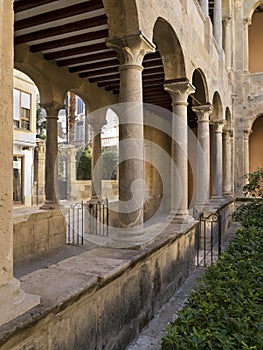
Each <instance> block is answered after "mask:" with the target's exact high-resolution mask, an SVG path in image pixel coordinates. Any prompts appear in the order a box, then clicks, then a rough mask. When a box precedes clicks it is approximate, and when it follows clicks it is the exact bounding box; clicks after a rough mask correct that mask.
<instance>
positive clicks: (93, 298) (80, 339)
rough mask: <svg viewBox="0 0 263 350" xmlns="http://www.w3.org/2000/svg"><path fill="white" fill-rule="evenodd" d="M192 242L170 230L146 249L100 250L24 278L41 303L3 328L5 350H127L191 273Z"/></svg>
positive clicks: (0, 341) (191, 235) (192, 231)
mask: <svg viewBox="0 0 263 350" xmlns="http://www.w3.org/2000/svg"><path fill="white" fill-rule="evenodd" d="M176 232H177V233H176ZM195 235H196V225H194V226H192V227H191V228H189V229H188V230H186V231H185V232H180V233H178V227H177V226H176V225H171V226H170V227H169V228H168V229H166V231H165V233H164V234H163V235H162V238H160V237H159V238H158V240H157V242H155V243H154V244H152V245H151V246H150V247H148V248H145V249H144V250H129V249H125V250H123V249H111V248H97V250H95V251H94V252H90V251H88V252H85V253H82V254H81V255H79V256H78V257H72V258H69V259H66V260H64V261H62V262H61V263H58V264H57V265H53V266H49V267H48V268H46V269H42V270H38V271H36V272H34V273H31V274H30V275H27V276H24V277H23V283H22V288H23V289H24V290H25V291H26V292H28V291H29V290H30V291H31V293H35V294H38V295H40V297H41V304H40V305H39V306H38V307H36V308H35V309H33V310H31V311H30V312H28V313H27V314H25V315H23V316H21V317H20V318H19V320H18V321H17V322H18V323H17V324H16V323H15V321H13V323H11V324H10V325H9V326H10V327H11V328H9V329H8V324H7V325H6V327H7V328H6V329H5V330H6V331H7V329H8V331H7V334H5V335H6V338H5V337H4V333H3V331H2V332H0V347H1V350H7V349H8V350H10V349H12V350H22V349H23V350H24V349H30V350H55V349H57V350H70V349H74V350H94V349H98V350H102V349H105V350H106V349H108V350H109V349H111V350H114V349H115V350H122V349H123V350H124V349H125V348H126V346H127V345H128V343H129V342H130V341H131V340H132V339H133V338H134V337H135V336H136V334H137V333H138V332H139V330H140V329H141V328H142V327H143V326H145V325H146V324H147V322H148V321H149V320H150V319H151V318H152V317H153V314H154V313H155V311H156V310H157V309H158V308H159V307H160V306H161V305H162V304H163V303H165V302H166V301H168V299H169V298H170V297H171V296H172V295H173V293H174V292H175V290H176V289H178V288H179V287H180V286H181V284H182V283H183V282H184V280H185V279H186V278H187V277H188V275H189V274H190V272H191V270H192V269H193V268H194V258H195ZM51 295H53V296H52V297H51ZM12 327H13V328H12ZM2 330H3V328H2Z"/></svg>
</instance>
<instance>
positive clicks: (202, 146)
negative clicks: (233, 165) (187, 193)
mask: <svg viewBox="0 0 263 350" xmlns="http://www.w3.org/2000/svg"><path fill="white" fill-rule="evenodd" d="M192 110H193V111H194V112H195V113H196V115H197V117H198V129H197V138H198V146H197V174H196V176H197V179H196V207H197V209H199V208H200V209H202V207H203V206H204V205H205V204H206V203H207V202H208V200H209V197H210V129H209V124H210V120H209V118H210V115H211V113H212V112H213V106H212V105H211V104H207V105H203V106H195V107H192Z"/></svg>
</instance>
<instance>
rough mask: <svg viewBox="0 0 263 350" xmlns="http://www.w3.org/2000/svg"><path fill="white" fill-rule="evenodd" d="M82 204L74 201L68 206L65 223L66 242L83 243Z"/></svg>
mask: <svg viewBox="0 0 263 350" xmlns="http://www.w3.org/2000/svg"><path fill="white" fill-rule="evenodd" d="M83 233H84V204H83V201H81V202H78V203H74V204H72V205H71V206H70V208H69V213H68V225H67V244H71V245H83Z"/></svg>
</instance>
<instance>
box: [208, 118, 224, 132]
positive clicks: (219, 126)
mask: <svg viewBox="0 0 263 350" xmlns="http://www.w3.org/2000/svg"><path fill="white" fill-rule="evenodd" d="M211 125H213V127H214V133H221V134H222V133H223V128H224V126H225V121H224V120H213V121H211Z"/></svg>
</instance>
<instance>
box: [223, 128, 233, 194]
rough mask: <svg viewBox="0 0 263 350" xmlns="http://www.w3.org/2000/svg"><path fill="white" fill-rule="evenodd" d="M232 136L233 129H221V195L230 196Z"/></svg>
mask: <svg viewBox="0 0 263 350" xmlns="http://www.w3.org/2000/svg"><path fill="white" fill-rule="evenodd" d="M232 137H233V130H231V129H226V130H223V196H224V197H230V196H232V195H233V193H232V181H233V179H232Z"/></svg>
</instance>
